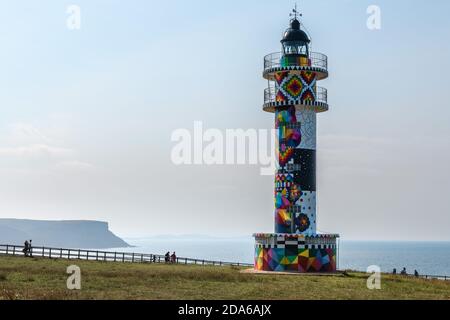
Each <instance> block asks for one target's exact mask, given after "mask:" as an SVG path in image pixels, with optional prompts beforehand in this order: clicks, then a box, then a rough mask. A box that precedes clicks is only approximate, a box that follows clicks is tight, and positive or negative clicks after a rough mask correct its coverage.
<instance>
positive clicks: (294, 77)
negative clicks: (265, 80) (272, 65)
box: [275, 71, 316, 104]
mask: <svg viewBox="0 0 450 320" xmlns="http://www.w3.org/2000/svg"><path fill="white" fill-rule="evenodd" d="M275 92H276V95H275V101H276V102H288V103H291V104H300V103H303V102H315V101H316V73H315V72H311V71H301V72H300V73H292V72H289V71H280V72H276V73H275Z"/></svg>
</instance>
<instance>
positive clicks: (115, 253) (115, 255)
mask: <svg viewBox="0 0 450 320" xmlns="http://www.w3.org/2000/svg"><path fill="white" fill-rule="evenodd" d="M116 260H117V252H114V262H116Z"/></svg>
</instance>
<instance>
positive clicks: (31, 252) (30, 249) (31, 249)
mask: <svg viewBox="0 0 450 320" xmlns="http://www.w3.org/2000/svg"><path fill="white" fill-rule="evenodd" d="M32 241H33V240H31V239H30V244H29V245H28V253H29V255H30V257H32V256H33V247H32V245H31V242H32Z"/></svg>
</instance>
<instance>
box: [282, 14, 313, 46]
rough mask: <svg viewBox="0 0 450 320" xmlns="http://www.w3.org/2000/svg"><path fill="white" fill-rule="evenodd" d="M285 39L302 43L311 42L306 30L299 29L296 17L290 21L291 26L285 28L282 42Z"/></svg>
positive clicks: (285, 40)
mask: <svg viewBox="0 0 450 320" xmlns="http://www.w3.org/2000/svg"><path fill="white" fill-rule="evenodd" d="M287 41H298V42H303V43H310V42H311V40H310V39H309V37H308V35H307V34H306V32H305V31H303V30H301V29H300V22H299V21H298V20H297V19H293V20H292V21H291V27H290V28H289V29H287V30H286V32H285V33H284V36H283V39H282V40H281V42H282V43H284V42H287Z"/></svg>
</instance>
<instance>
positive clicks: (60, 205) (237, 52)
mask: <svg viewBox="0 0 450 320" xmlns="http://www.w3.org/2000/svg"><path fill="white" fill-rule="evenodd" d="M0 4H1V7H2V10H1V11H0V41H1V50H0V70H1V71H0V88H1V90H0V110H1V116H0V218H28V219H57V220H61V219H90V220H103V221H108V222H109V224H110V229H111V230H112V231H114V232H115V233H116V234H118V235H121V236H127V237H132V236H146V235H157V234H205V235H218V236H225V235H226V236H234V235H236V236H237V235H251V234H252V233H255V232H272V231H273V211H274V209H273V176H262V175H260V167H259V166H256V165H243V166H230V165H229V166H206V165H197V166H189V165H185V166H177V165H175V164H174V163H173V162H172V161H171V150H172V148H173V147H174V142H173V141H171V134H172V132H173V131H174V130H177V129H179V128H186V129H188V130H193V126H194V121H202V123H203V126H204V127H205V128H218V129H221V130H225V129H234V128H242V129H249V128H256V129H270V128H272V127H273V124H274V119H273V115H272V114H269V113H265V112H263V111H262V103H263V89H264V88H265V86H266V85H267V83H266V81H265V80H264V79H263V78H262V68H263V57H264V55H266V54H268V53H271V52H274V51H278V50H279V49H280V43H279V41H280V39H281V35H282V32H283V31H284V30H285V29H286V28H287V26H288V22H289V12H290V10H291V9H292V7H293V5H294V2H293V1H284V0H283V1H268V0H246V1H231V0H230V1H211V0H209V1H206V0H193V1H181V0H174V1H169V2H168V1H148V0H133V1H118V0H83V1H82V0H72V1H61V0H42V1H33V0H28V1H23V0H21V1H3V0H1V1H0ZM69 5H77V6H78V7H79V8H80V9H81V11H80V18H81V19H80V22H81V24H80V26H81V28H80V29H79V30H71V29H69V28H68V27H67V19H68V18H69V16H70V13H67V8H68V6H69ZM370 5H377V6H379V8H380V10H381V11H380V13H381V29H380V30H370V29H368V28H367V25H366V21H367V19H368V18H369V15H368V14H367V12H366V10H367V7H368V6H370ZM299 8H300V10H301V11H302V12H303V18H302V21H303V23H304V25H305V26H306V28H307V30H308V32H309V34H310V36H311V38H312V41H313V44H312V46H313V50H314V51H318V52H322V53H325V54H326V55H327V56H328V59H329V73H330V77H329V79H327V80H325V81H323V82H322V83H321V84H320V85H321V86H324V87H326V88H327V89H328V100H329V104H330V111H329V112H327V113H323V114H320V115H319V116H318V119H319V120H318V146H317V147H318V154H317V156H318V171H317V175H318V213H317V215H318V218H317V220H318V229H319V230H320V231H323V232H333V233H339V234H341V236H342V238H343V239H348V240H350V239H352V240H354V239H361V240H450V197H449V191H450V170H449V169H448V165H449V163H450V126H449V120H450V108H449V107H450V102H449V101H450V90H449V83H450V81H449V78H448V76H449V75H450V60H449V59H448V57H449V56H450V19H449V12H450V2H448V1H447V0H434V1H432V5H430V2H429V1H428V2H427V1H418V0H410V1H406V0H398V1H387V0H380V1H376V0H371V1H361V0H345V1H344V0H342V1H336V0H314V1H313V0H308V1H306V0H304V1H300V2H299Z"/></svg>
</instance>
